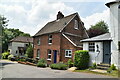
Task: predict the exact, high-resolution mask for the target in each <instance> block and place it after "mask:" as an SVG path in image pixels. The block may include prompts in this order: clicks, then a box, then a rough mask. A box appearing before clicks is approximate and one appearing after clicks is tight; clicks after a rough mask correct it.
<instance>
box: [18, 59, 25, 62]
mask: <svg viewBox="0 0 120 80" xmlns="http://www.w3.org/2000/svg"><path fill="white" fill-rule="evenodd" d="M18 61H22V62H26V59H25V58H19V59H18Z"/></svg>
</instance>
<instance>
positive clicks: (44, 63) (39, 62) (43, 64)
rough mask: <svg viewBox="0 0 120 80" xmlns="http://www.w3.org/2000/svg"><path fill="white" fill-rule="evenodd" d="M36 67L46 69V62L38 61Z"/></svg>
mask: <svg viewBox="0 0 120 80" xmlns="http://www.w3.org/2000/svg"><path fill="white" fill-rule="evenodd" d="M37 67H46V60H45V59H40V60H39V61H38V63H37Z"/></svg>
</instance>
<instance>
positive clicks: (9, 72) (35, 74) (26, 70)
mask: <svg viewBox="0 0 120 80" xmlns="http://www.w3.org/2000/svg"><path fill="white" fill-rule="evenodd" d="M0 62H2V66H3V67H2V68H0V72H1V71H2V78H111V77H110V76H104V75H98V74H91V73H80V72H70V71H65V70H53V69H50V68H38V67H35V66H29V65H24V64H19V63H17V62H10V61H3V60H1V61H0Z"/></svg>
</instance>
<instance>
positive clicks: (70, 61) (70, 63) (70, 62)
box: [67, 59, 73, 67]
mask: <svg viewBox="0 0 120 80" xmlns="http://www.w3.org/2000/svg"><path fill="white" fill-rule="evenodd" d="M67 64H68V66H69V67H73V62H72V59H69V60H68V62H67Z"/></svg>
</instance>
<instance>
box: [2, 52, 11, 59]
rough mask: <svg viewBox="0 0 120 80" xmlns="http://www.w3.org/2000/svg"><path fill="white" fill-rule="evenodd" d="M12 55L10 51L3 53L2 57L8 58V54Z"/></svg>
mask: <svg viewBox="0 0 120 80" xmlns="http://www.w3.org/2000/svg"><path fill="white" fill-rule="evenodd" d="M9 55H10V53H9V52H4V53H2V59H8V56H9Z"/></svg>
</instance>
